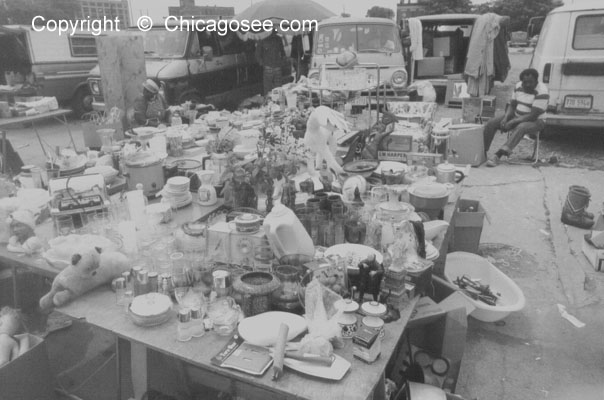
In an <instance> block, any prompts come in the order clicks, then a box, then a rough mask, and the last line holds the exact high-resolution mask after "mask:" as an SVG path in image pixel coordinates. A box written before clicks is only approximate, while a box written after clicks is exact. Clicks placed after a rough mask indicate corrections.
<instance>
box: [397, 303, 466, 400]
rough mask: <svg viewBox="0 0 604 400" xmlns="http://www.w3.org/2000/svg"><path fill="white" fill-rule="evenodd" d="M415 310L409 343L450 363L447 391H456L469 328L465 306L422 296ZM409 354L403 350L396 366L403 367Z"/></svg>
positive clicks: (409, 325) (410, 325)
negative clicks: (438, 301) (401, 365)
mask: <svg viewBox="0 0 604 400" xmlns="http://www.w3.org/2000/svg"><path fill="white" fill-rule="evenodd" d="M451 307H452V308H451ZM415 309H416V310H417V313H416V314H415V315H413V316H412V318H411V319H410V320H409V322H408V323H407V327H406V329H407V331H408V333H409V340H410V342H411V344H412V345H413V346H415V347H417V348H420V349H423V350H425V351H426V352H428V353H429V354H431V355H433V356H436V357H441V358H445V359H446V360H447V361H448V362H449V369H448V371H447V373H446V375H445V376H444V377H443V378H444V379H443V382H444V383H443V384H444V387H443V389H446V390H448V391H451V392H455V387H456V385H457V379H458V377H459V372H460V370H461V360H462V358H463V353H464V349H465V344H466V333H467V329H468V322H467V317H466V309H465V305H459V304H456V303H455V302H440V303H436V302H434V301H433V300H432V299H430V298H429V297H422V298H421V299H420V300H419V301H418V303H417V305H416V308H415ZM403 348H404V347H403ZM405 353H406V351H401V352H400V353H399V354H398V355H397V358H396V360H395V365H400V364H401V363H402V362H403V360H405V359H406V358H407V355H406V354H405ZM391 375H392V374H391Z"/></svg>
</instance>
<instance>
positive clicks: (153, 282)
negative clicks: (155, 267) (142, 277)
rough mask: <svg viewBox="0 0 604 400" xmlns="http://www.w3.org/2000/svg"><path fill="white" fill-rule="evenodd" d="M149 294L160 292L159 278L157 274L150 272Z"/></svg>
mask: <svg viewBox="0 0 604 400" xmlns="http://www.w3.org/2000/svg"><path fill="white" fill-rule="evenodd" d="M148 278H149V292H150V293H151V292H157V291H158V290H159V276H158V275H157V272H154V271H152V272H149V274H148Z"/></svg>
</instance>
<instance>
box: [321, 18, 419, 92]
mask: <svg viewBox="0 0 604 400" xmlns="http://www.w3.org/2000/svg"><path fill="white" fill-rule="evenodd" d="M346 51H351V52H354V53H356V55H357V61H358V64H359V65H360V66H363V65H364V64H365V66H363V67H364V68H367V69H368V70H369V74H370V75H373V76H374V77H375V78H377V71H376V70H377V66H379V74H380V81H381V85H383V86H384V87H386V88H387V89H390V90H391V91H394V92H396V93H402V92H403V91H404V89H405V88H406V86H407V71H406V69H405V57H404V56H403V46H402V44H401V36H400V32H399V28H398V26H397V25H396V23H395V22H394V21H392V20H390V19H386V18H342V17H334V18H327V19H324V20H323V21H321V22H319V25H318V28H317V31H316V32H315V35H314V40H313V49H312V58H311V63H310V71H309V78H310V79H311V80H312V79H316V80H318V79H319V73H320V71H321V68H322V66H323V65H325V68H327V69H336V68H339V67H338V66H337V64H336V59H337V57H338V55H340V54H342V53H344V52H346Z"/></svg>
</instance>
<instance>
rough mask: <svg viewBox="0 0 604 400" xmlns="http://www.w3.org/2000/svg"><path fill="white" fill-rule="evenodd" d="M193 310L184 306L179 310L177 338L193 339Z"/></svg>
mask: <svg viewBox="0 0 604 400" xmlns="http://www.w3.org/2000/svg"><path fill="white" fill-rule="evenodd" d="M191 326H192V325H191V310H190V309H188V308H183V309H181V310H179V311H178V325H177V327H176V340H178V341H179V342H187V341H189V340H191V338H192V335H191Z"/></svg>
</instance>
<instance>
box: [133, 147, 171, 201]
mask: <svg viewBox="0 0 604 400" xmlns="http://www.w3.org/2000/svg"><path fill="white" fill-rule="evenodd" d="M162 164H163V159H162V158H161V157H159V156H158V155H156V154H155V153H151V152H137V153H134V154H133V155H131V156H130V157H128V158H127V159H126V160H125V162H124V169H125V173H124V176H126V177H127V178H128V189H129V190H134V189H136V185H137V184H138V183H140V184H142V185H143V192H144V194H145V196H152V195H155V194H156V193H157V192H159V191H160V190H161V189H162V188H163V187H164V170H163V166H162Z"/></svg>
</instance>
